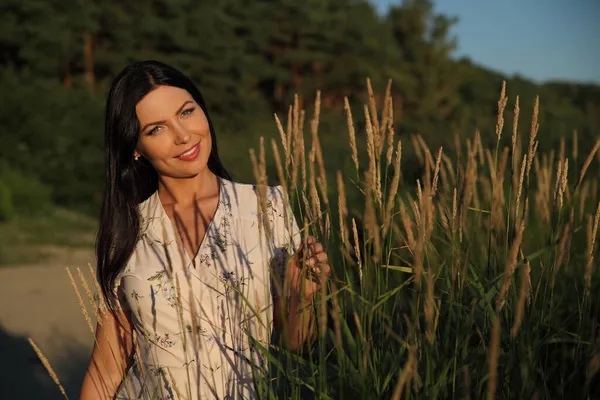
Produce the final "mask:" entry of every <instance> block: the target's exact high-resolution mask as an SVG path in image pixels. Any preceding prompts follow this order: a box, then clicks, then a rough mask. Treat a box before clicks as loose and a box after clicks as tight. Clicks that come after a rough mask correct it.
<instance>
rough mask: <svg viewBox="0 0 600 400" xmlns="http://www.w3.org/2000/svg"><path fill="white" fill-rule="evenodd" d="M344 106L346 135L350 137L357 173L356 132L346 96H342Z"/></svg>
mask: <svg viewBox="0 0 600 400" xmlns="http://www.w3.org/2000/svg"><path fill="white" fill-rule="evenodd" d="M344 108H345V110H346V117H347V121H348V136H349V138H350V150H351V151H352V161H353V162H354V167H355V168H356V174H357V175H358V150H357V149H356V132H355V130H354V121H353V120H352V110H351V109H350V103H349V102H348V98H347V97H344Z"/></svg>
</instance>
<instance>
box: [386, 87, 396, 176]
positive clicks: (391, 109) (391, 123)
mask: <svg viewBox="0 0 600 400" xmlns="http://www.w3.org/2000/svg"><path fill="white" fill-rule="evenodd" d="M390 83H391V81H390ZM386 96H387V95H386ZM387 99H388V100H387V102H386V104H388V103H389V104H388V106H387V110H385V111H384V113H385V112H386V111H387V114H388V117H387V120H386V122H387V130H388V151H387V165H388V167H389V166H390V165H391V164H392V153H393V151H394V102H393V100H392V97H391V96H387ZM384 126H385V125H384Z"/></svg>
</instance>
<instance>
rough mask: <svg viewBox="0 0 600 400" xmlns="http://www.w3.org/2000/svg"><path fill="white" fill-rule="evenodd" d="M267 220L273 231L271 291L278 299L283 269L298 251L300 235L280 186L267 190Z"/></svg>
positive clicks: (281, 285) (283, 289)
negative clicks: (268, 205) (268, 202)
mask: <svg viewBox="0 0 600 400" xmlns="http://www.w3.org/2000/svg"><path fill="white" fill-rule="evenodd" d="M268 200H269V201H270V207H269V213H270V214H271V215H269V219H270V222H271V224H272V229H273V258H272V260H271V263H270V267H271V273H272V278H273V279H272V290H271V293H272V294H273V296H274V297H280V296H281V295H282V294H281V292H282V291H285V288H284V287H283V282H284V276H285V267H286V265H287V261H288V260H289V258H290V256H291V255H293V254H294V253H295V252H296V250H297V249H298V247H299V245H300V242H301V240H302V235H301V233H300V230H299V229H298V224H297V222H296V218H295V217H294V213H293V211H292V208H291V207H290V205H289V204H288V205H287V206H286V204H285V200H284V193H283V188H282V186H274V187H271V188H270V190H269V198H268Z"/></svg>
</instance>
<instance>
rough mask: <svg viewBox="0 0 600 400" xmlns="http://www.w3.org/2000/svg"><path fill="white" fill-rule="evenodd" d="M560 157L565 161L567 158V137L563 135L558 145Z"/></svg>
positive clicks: (560, 159)
mask: <svg viewBox="0 0 600 400" xmlns="http://www.w3.org/2000/svg"><path fill="white" fill-rule="evenodd" d="M558 159H559V161H561V162H562V161H564V159H565V137H564V136H561V137H560V140H559V145H558Z"/></svg>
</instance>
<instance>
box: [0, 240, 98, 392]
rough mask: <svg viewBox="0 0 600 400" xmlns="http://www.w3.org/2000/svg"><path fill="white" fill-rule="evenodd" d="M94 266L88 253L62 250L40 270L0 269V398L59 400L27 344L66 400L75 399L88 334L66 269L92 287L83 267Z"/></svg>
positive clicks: (88, 348) (89, 339)
mask: <svg viewBox="0 0 600 400" xmlns="http://www.w3.org/2000/svg"><path fill="white" fill-rule="evenodd" d="M93 260H94V256H93V253H92V251H91V249H89V250H84V249H76V250H71V249H62V251H54V252H53V255H52V257H51V258H49V259H48V260H47V262H45V263H44V264H40V265H20V266H12V267H0V360H1V361H2V362H1V363H0V368H1V370H0V398H2V399H59V398H62V395H61V393H60V392H59V390H58V388H57V387H56V385H55V384H54V383H53V382H52V380H51V379H50V378H49V376H48V374H47V372H46V370H45V369H44V367H43V365H42V364H41V363H40V362H39V359H38V357H37V356H36V354H35V352H34V351H33V349H32V347H31V346H30V344H29V342H28V340H27V339H28V338H31V339H33V341H34V342H35V343H36V344H37V345H38V346H39V348H40V349H41V350H42V352H43V353H44V354H45V355H46V357H47V358H48V359H49V360H50V363H51V364H52V366H53V367H54V369H55V371H56V373H57V375H58V377H59V379H60V380H61V383H62V384H63V386H64V387H65V389H66V391H67V394H68V396H69V398H78V394H79V387H80V384H81V380H82V379H83V375H84V373H85V369H86V367H87V363H88V360H89V356H90V352H91V348H92V343H93V334H92V333H91V332H90V329H89V328H88V325H87V324H86V322H85V319H84V317H83V314H82V312H81V309H80V307H79V302H78V300H77V296H76V294H75V291H74V290H73V287H72V285H71V281H70V280H69V277H68V275H67V272H66V268H67V267H68V268H69V269H70V270H71V271H72V273H73V274H74V276H75V278H76V279H78V275H77V272H76V268H77V267H80V268H81V270H82V271H83V272H84V273H85V276H86V278H87V279H88V282H89V283H90V284H92V281H91V276H90V273H89V269H88V266H87V264H88V263H92V265H93ZM84 299H85V303H86V305H89V301H87V299H86V298H85V297H84ZM88 310H91V307H88ZM92 322H93V323H94V324H95V322H94V321H93V320H92ZM94 326H95V325H94Z"/></svg>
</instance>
